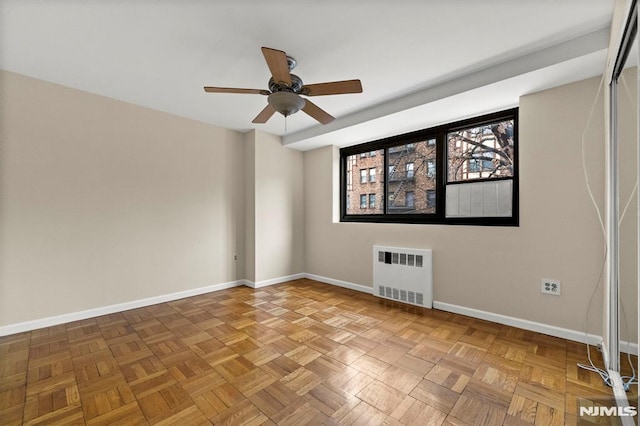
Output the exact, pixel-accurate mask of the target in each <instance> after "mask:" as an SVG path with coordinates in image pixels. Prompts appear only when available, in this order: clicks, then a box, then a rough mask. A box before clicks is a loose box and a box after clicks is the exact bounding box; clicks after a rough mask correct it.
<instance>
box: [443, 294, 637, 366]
mask: <svg viewBox="0 0 640 426" xmlns="http://www.w3.org/2000/svg"><path fill="white" fill-rule="evenodd" d="M433 307H434V308H435V309H439V310H441V311H446V312H452V313H456V314H460V315H466V316H468V317H472V318H478V319H482V320H486V321H491V322H495V323H498V324H504V325H510V326H512V327H517V328H522V329H523V330H529V331H535V332H537V333H542V334H547V335H549V336H554V337H560V338H562V339H567V340H572V341H574V342H580V343H589V344H590V345H593V346H597V345H602V343H603V342H602V336H598V335H596V334H585V333H584V331H576V330H571V329H568V328H562V327H556V326H554V325H548V324H543V323H540V322H535V321H529V320H525V319H521V318H515V317H510V316H507V315H501V314H495V313H493V312H487V311H481V310H478V309H473V308H467V307H464V306H458V305H453V304H451V303H445V302H438V301H435V300H434V301H433ZM620 349H621V350H622V351H624V352H627V350H629V351H630V353H631V354H633V355H638V344H637V343H631V344H629V343H628V342H620Z"/></svg>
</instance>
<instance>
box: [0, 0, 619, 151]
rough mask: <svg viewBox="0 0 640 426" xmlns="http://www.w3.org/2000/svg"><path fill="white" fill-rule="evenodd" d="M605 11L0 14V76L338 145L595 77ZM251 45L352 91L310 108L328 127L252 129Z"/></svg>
mask: <svg viewBox="0 0 640 426" xmlns="http://www.w3.org/2000/svg"><path fill="white" fill-rule="evenodd" d="M613 7H614V0H519V1H513V0H484V1H478V0H395V1H388V0H370V1H367V2H357V1H344V0H343V1H338V0H325V1H317V0H315V1H311V0H274V1H264V0H217V1H213V0H198V1H193V0H183V1H168V0H129V1H107V0H102V1H99V0H95V1H92V0H58V1H44V0H41V1H35V0H0V68H2V69H5V70H8V71H13V72H17V73H21V74H25V75H28V76H31V77H35V78H39V79H42V80H47V81H51V82H54V83H59V84H62V85H65V86H69V87H73V88H77V89H80V90H85V91H87V92H91V93H96V94H99V95H103V96H108V97H110V98H115V99H119V100H123V101H126V102H131V103H134V104H138V105H142V106H145V107H149V108H153V109H157V110H160V111H165V112H168V113H172V114H176V115H179V116H183V117H188V118H192V119H194V120H199V121H204V122H207V123H211V124H215V125H218V126H222V127H226V128H230V129H234V130H239V131H248V130H251V129H253V128H255V129H259V130H262V131H265V132H269V133H273V134H277V135H282V136H283V143H285V144H286V145H288V146H291V147H293V148H297V149H301V150H306V149H311V148H315V147H318V146H322V145H326V144H335V145H339V146H346V145H350V144H354V143H358V142H364V141H368V140H373V139H377V138H380V137H383V136H388V135H391V134H397V133H401V132H404V131H408V130H415V129H418V128H421V127H425V126H429V125H434V124H438V123H442V122H446V121H449V120H457V119H461V118H465V117H467V116H472V115H475V114H481V113H484V112H489V111H495V110H498V109H502V108H507V107H511V106H514V105H516V104H517V101H518V97H519V96H520V95H523V94H526V93H531V92H534V91H538V90H542V89H546V88H550V87H554V86H557V85H560V84H565V83H569V82H572V81H577V80H579V79H583V78H588V77H592V76H595V75H598V74H600V73H601V72H602V70H603V67H604V63H605V58H606V47H607V44H608V37H609V34H608V26H609V23H610V20H611V15H612V12H613ZM261 46H267V47H272V48H276V49H280V50H284V51H286V52H287V53H288V54H289V55H291V56H293V57H294V58H296V60H297V61H298V67H297V68H296V69H295V71H294V72H295V73H296V74H297V75H299V76H300V77H301V78H302V79H303V80H304V82H305V83H308V84H310V83H320V82H325V81H335V80H346V79H352V78H359V79H361V80H362V85H363V88H364V93H362V94H350V95H337V96H322V97H315V98H314V99H313V101H314V102H315V103H316V104H317V105H318V106H320V107H321V108H323V109H325V110H326V111H327V112H329V113H330V114H332V115H334V116H335V117H336V118H337V119H336V121H334V122H333V123H331V124H330V125H327V126H321V125H319V124H318V123H317V122H315V121H314V120H313V119H311V118H310V117H308V116H306V115H305V114H304V113H302V112H300V113H297V114H295V115H293V116H290V117H288V118H287V123H286V127H287V131H286V133H285V119H284V117H282V116H280V115H278V114H277V115H275V116H274V117H273V118H272V119H271V120H270V121H269V122H268V123H267V124H262V125H254V124H252V123H251V120H252V119H253V118H254V117H255V116H256V115H257V114H258V112H260V111H261V110H262V108H263V107H264V106H265V105H266V98H265V97H264V96H260V95H239V94H207V93H204V91H203V89H202V87H203V86H205V85H210V86H225V87H247V88H257V89H262V88H267V81H268V79H269V70H268V68H267V66H266V64H265V62H264V58H263V56H262V53H261V52H260V47H261Z"/></svg>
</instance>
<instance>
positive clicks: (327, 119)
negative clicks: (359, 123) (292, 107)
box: [302, 99, 335, 124]
mask: <svg viewBox="0 0 640 426" xmlns="http://www.w3.org/2000/svg"><path fill="white" fill-rule="evenodd" d="M302 110H303V111H304V112H306V113H307V114H309V115H310V116H311V117H313V118H315V119H316V120H318V121H319V122H320V123H322V124H329V123H331V122H332V121H333V120H335V118H333V117H332V116H331V115H329V113H327V112H326V111H325V110H323V109H322V108H320V107H319V106H318V105H316V104H314V103H313V102H311V101H310V100H308V99H305V100H304V108H302Z"/></svg>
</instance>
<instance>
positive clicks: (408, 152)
mask: <svg viewBox="0 0 640 426" xmlns="http://www.w3.org/2000/svg"><path fill="white" fill-rule="evenodd" d="M429 140H431V139H429ZM429 140H425V141H422V142H413V143H410V144H406V145H400V146H394V147H391V148H389V149H388V150H387V162H388V165H389V166H388V174H387V179H386V180H387V200H386V202H387V213H389V214H414V213H418V214H434V213H435V212H436V200H435V189H436V177H437V174H436V162H435V158H436V145H435V144H433V143H431V144H430V143H429ZM428 191H433V194H434V195H433V197H432V200H431V202H429V200H428V197H427V193H428Z"/></svg>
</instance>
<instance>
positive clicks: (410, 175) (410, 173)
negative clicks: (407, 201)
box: [405, 163, 413, 179]
mask: <svg viewBox="0 0 640 426" xmlns="http://www.w3.org/2000/svg"><path fill="white" fill-rule="evenodd" d="M405 168H406V169H407V179H413V163H407V164H406V165H405Z"/></svg>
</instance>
